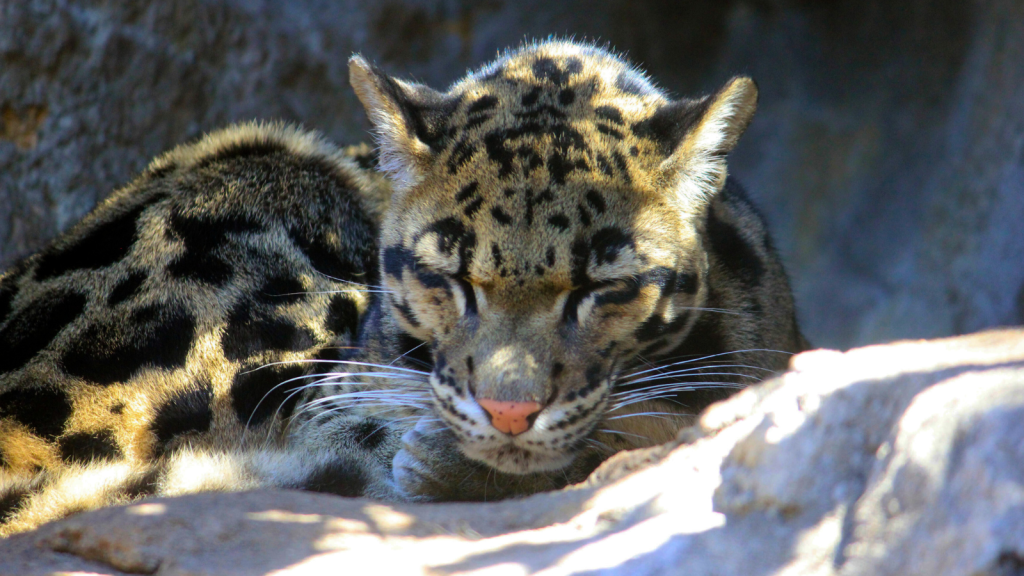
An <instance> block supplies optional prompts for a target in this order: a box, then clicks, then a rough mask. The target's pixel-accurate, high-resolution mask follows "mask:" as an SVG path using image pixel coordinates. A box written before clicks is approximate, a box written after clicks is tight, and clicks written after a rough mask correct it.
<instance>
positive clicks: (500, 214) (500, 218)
mask: <svg viewBox="0 0 1024 576" xmlns="http://www.w3.org/2000/svg"><path fill="white" fill-rule="evenodd" d="M491 216H492V217H493V218H494V219H495V220H496V221H497V222H498V223H499V224H502V225H504V226H509V225H510V224H512V217H511V216H509V215H508V213H507V212H505V211H504V210H502V208H501V206H495V207H493V208H491Z"/></svg>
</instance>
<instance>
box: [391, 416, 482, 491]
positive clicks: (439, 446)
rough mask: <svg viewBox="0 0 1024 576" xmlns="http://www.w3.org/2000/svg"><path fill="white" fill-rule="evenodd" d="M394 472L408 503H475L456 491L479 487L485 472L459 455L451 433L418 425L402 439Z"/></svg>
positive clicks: (428, 424)
mask: <svg viewBox="0 0 1024 576" xmlns="http://www.w3.org/2000/svg"><path fill="white" fill-rule="evenodd" d="M393 470H394V479H395V484H396V486H397V487H398V489H399V491H400V492H401V493H402V494H403V495H404V496H405V497H406V498H408V499H409V500H414V501H451V500H476V499H478V498H474V497H473V496H472V495H468V494H466V493H460V490H459V488H460V486H465V485H467V484H468V485H473V484H476V483H478V482H479V478H480V477H481V476H482V477H483V478H484V480H485V481H486V475H487V470H488V468H487V467H486V466H484V465H483V464H480V463H478V462H473V461H472V460H470V459H468V458H466V457H465V456H463V455H462V451H461V450H459V446H458V441H457V440H456V439H455V435H454V434H453V433H452V432H451V430H448V429H447V428H444V427H443V426H442V425H439V424H435V423H428V422H425V421H420V423H419V424H417V425H416V427H415V428H413V429H412V430H409V431H408V432H406V433H405V434H404V435H403V436H402V448H401V449H400V450H399V451H398V453H397V454H395V458H394V461H393ZM470 492H473V491H472V490H470Z"/></svg>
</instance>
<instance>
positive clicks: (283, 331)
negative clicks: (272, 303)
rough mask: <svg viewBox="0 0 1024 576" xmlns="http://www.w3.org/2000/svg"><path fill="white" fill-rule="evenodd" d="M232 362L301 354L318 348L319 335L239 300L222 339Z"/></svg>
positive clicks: (225, 354)
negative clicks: (262, 354) (258, 356)
mask: <svg viewBox="0 0 1024 576" xmlns="http://www.w3.org/2000/svg"><path fill="white" fill-rule="evenodd" d="M220 343H221V346H222V347H223V348H224V356H225V357H226V358H227V359H228V360H232V361H235V360H242V359H244V358H248V357H249V356H252V355H253V354H258V353H260V352H265V351H268V350H286V351H290V352H299V351H301V350H306V349H308V348H312V347H313V346H315V345H316V343H317V342H316V336H314V335H313V333H312V332H310V331H309V329H307V328H305V327H299V326H296V325H295V324H294V323H292V322H291V320H288V319H286V318H277V317H274V316H271V315H270V314H268V313H267V312H265V311H264V310H262V309H260V308H259V307H256V306H254V305H253V303H251V302H247V301H245V300H241V301H239V302H238V303H237V304H235V307H234V308H232V310H231V312H230V314H228V325H227V327H226V328H225V329H224V334H223V335H222V336H221V339H220Z"/></svg>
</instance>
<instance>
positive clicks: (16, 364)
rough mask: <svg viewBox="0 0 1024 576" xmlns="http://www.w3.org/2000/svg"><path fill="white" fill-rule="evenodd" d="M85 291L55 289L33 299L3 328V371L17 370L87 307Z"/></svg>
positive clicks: (0, 361) (0, 369)
mask: <svg viewBox="0 0 1024 576" xmlns="http://www.w3.org/2000/svg"><path fill="white" fill-rule="evenodd" d="M85 304H86V298H85V296H84V295H83V294H79V293H78V292H72V291H67V290H51V291H49V292H45V293H43V294H41V295H40V296H38V297H37V298H35V299H34V300H33V301H31V302H29V303H28V304H27V305H26V306H24V307H23V308H22V309H20V310H18V311H17V312H15V313H14V314H12V315H11V316H10V318H8V319H7V323H6V324H4V325H3V327H2V328H0V351H2V353H0V374H2V373H4V372H11V371H14V370H17V369H19V368H21V367H22V366H24V365H25V364H27V363H28V361H29V360H31V359H32V358H33V357H35V355H36V354H38V353H39V352H40V351H41V350H42V349H43V348H45V347H47V346H48V345H49V344H50V342H52V341H53V339H54V338H55V337H56V336H57V334H59V333H60V332H61V330H63V329H64V327H65V326H67V325H68V324H71V323H72V322H74V321H75V319H76V318H78V316H79V315H81V314H82V312H83V311H84V310H85Z"/></svg>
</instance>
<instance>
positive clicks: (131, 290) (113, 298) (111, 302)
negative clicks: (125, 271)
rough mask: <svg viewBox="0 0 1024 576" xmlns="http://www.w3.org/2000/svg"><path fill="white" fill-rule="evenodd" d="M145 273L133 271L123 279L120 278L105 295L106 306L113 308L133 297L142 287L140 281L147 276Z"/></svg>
mask: <svg viewBox="0 0 1024 576" xmlns="http://www.w3.org/2000/svg"><path fill="white" fill-rule="evenodd" d="M148 277H149V276H147V275H146V274H145V273H143V272H139V271H135V272H132V273H131V274H129V275H128V276H127V277H126V278H125V279H123V280H121V281H120V282H118V283H117V285H116V286H114V289H113V290H111V291H110V295H109V296H107V306H108V307H110V308H113V307H114V306H117V305H118V304H120V303H121V302H124V301H125V300H128V299H129V298H134V297H135V296H137V295H138V294H139V289H140V288H142V283H143V282H145V281H146V278H148Z"/></svg>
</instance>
